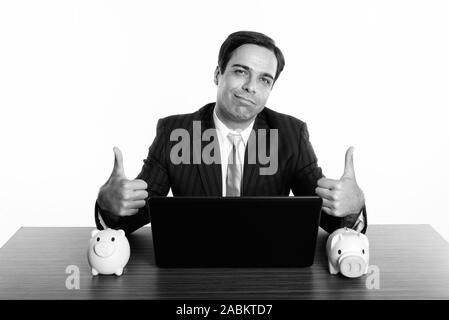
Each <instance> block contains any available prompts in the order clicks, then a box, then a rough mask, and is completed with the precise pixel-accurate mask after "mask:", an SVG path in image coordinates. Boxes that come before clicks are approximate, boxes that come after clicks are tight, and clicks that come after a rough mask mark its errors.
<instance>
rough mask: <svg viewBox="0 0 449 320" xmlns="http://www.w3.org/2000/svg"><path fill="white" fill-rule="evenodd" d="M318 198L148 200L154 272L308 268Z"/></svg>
mask: <svg viewBox="0 0 449 320" xmlns="http://www.w3.org/2000/svg"><path fill="white" fill-rule="evenodd" d="M321 205H322V200H321V198H320V197H151V198H150V199H149V210H150V216H151V231H152V235H153V245H154V253H155V260H156V264H157V265H158V266H160V267H306V266H310V265H312V264H313V261H314V257H315V246H316V238H317V233H318V227H319V221H320V212H321Z"/></svg>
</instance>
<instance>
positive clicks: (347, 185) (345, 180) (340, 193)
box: [315, 147, 365, 217]
mask: <svg viewBox="0 0 449 320" xmlns="http://www.w3.org/2000/svg"><path fill="white" fill-rule="evenodd" d="M353 152H354V147H350V148H348V150H347V151H346V156H345V170H344V173H343V175H342V177H341V178H340V180H334V179H328V178H324V177H323V178H321V179H320V180H318V187H317V188H316V189H315V192H316V194H317V195H318V196H320V197H321V198H322V199H323V210H324V212H326V213H327V214H329V215H332V216H335V217H345V216H347V215H350V214H356V213H360V211H361V210H362V208H363V206H364V205H365V196H364V194H363V191H362V189H360V188H359V186H358V185H357V181H356V180H355V172H354V161H353Z"/></svg>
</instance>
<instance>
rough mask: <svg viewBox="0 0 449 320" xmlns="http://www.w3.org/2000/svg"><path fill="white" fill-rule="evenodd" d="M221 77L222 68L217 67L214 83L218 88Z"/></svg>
mask: <svg viewBox="0 0 449 320" xmlns="http://www.w3.org/2000/svg"><path fill="white" fill-rule="evenodd" d="M219 75H220V67H219V66H217V67H216V68H215V72H214V83H215V84H216V85H217V86H218V76H219Z"/></svg>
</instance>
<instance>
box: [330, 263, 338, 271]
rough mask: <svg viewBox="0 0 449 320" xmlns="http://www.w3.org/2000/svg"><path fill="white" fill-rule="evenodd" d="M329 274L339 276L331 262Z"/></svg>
mask: <svg viewBox="0 0 449 320" xmlns="http://www.w3.org/2000/svg"><path fill="white" fill-rule="evenodd" d="M329 272H330V274H337V273H338V270H337V269H336V268H334V266H333V265H332V263H330V262H329Z"/></svg>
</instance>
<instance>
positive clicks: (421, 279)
mask: <svg viewBox="0 0 449 320" xmlns="http://www.w3.org/2000/svg"><path fill="white" fill-rule="evenodd" d="M92 229H93V228H89V227H88V228H84V227H83V228H29V227H26V228H20V229H19V230H18V231H17V232H16V234H15V235H14V236H13V237H12V238H11V239H10V240H9V241H8V242H7V243H6V244H5V245H4V246H3V247H2V248H1V249H0V299H217V300H218V299H220V300H221V299H228V300H229V299H274V300H277V299H449V244H448V243H447V242H446V241H445V240H444V239H443V238H442V237H441V236H440V235H439V234H438V233H437V232H435V230H434V229H432V227H430V226H429V225H371V226H369V228H368V232H367V235H368V237H369V240H370V246H371V247H370V254H371V259H370V265H376V266H377V267H378V268H379V271H380V273H379V276H380V278H379V279H380V281H379V283H380V288H379V289H369V288H368V287H367V285H366V283H367V279H368V277H370V276H371V275H365V276H363V277H361V278H356V279H349V278H345V277H343V276H341V275H338V276H332V275H330V274H329V272H328V269H327V257H326V253H325V242H326V239H327V233H325V232H324V231H322V230H320V232H319V235H318V243H317V250H316V254H315V263H314V264H313V266H311V267H308V268H194V269H162V268H158V267H157V266H156V265H155V263H154V256H153V246H152V237H151V229H150V228H149V227H146V228H142V229H140V230H138V231H137V232H135V233H134V234H132V235H131V236H130V237H129V241H130V244H131V259H130V261H129V263H128V265H127V267H126V269H125V272H124V275H123V276H121V277H117V276H96V277H94V276H92V275H91V273H90V269H89V266H88V263H87V258H86V249H87V246H88V242H89V238H90V231H91V230H92ZM69 265H75V266H77V267H78V268H79V271H80V289H78V290H76V289H73V290H68V289H67V288H66V279H67V277H68V276H69V274H67V273H66V268H67V266H69Z"/></svg>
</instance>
